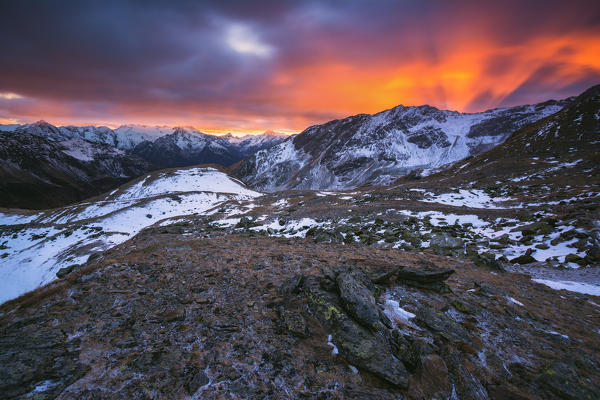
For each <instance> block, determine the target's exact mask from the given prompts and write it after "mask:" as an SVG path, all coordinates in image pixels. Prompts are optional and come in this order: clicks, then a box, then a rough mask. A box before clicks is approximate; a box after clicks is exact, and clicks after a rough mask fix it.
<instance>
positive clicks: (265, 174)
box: [233, 99, 569, 191]
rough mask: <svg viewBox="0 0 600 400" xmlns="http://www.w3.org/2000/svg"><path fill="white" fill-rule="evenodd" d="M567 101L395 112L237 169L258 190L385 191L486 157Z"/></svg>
mask: <svg viewBox="0 0 600 400" xmlns="http://www.w3.org/2000/svg"><path fill="white" fill-rule="evenodd" d="M568 102H569V99H567V100H562V101H553V100H550V101H547V102H544V103H540V104H535V105H526V106H518V107H511V108H504V109H495V110H489V111H485V112H482V113H475V114H463V113H459V112H455V111H446V110H439V109H437V108H435V107H431V106H418V107H404V106H398V107H395V108H392V109H390V110H386V111H382V112H380V113H378V114H374V115H368V114H359V115H355V116H352V117H348V118H345V119H340V120H334V121H330V122H328V123H325V124H323V125H315V126H312V127H309V128H307V129H306V130H305V131H303V132H302V133H300V134H298V135H296V136H294V137H292V138H289V139H287V140H286V141H285V142H283V143H281V144H279V145H277V146H274V147H272V148H270V149H267V150H263V151H259V152H257V153H255V154H254V155H252V156H251V157H249V158H248V159H245V160H243V161H242V162H240V163H239V164H237V165H235V166H234V167H233V173H234V174H235V175H236V176H237V177H239V178H240V179H242V180H243V181H244V182H246V183H247V184H249V185H251V186H253V187H256V188H257V189H259V190H267V191H277V190H285V189H348V188H354V187H358V186H361V185H365V184H369V185H378V184H388V183H390V182H391V181H393V180H394V179H396V178H397V177H399V176H402V175H406V174H408V173H409V172H411V171H413V170H416V169H431V168H436V167H440V166H442V165H446V164H449V163H452V162H455V161H458V160H460V159H463V158H466V157H468V156H471V155H474V154H479V153H481V152H482V151H485V150H488V149H490V148H492V147H494V146H496V145H498V144H500V143H502V142H503V141H504V140H506V138H508V137H509V136H510V135H511V134H512V133H513V132H514V131H516V130H517V129H519V128H520V127H522V126H524V125H526V124H528V123H531V122H535V121H536V120H539V119H541V118H544V117H546V116H548V115H550V114H554V113H555V112H557V111H559V110H561V109H562V108H563V106H564V105H565V104H567V103H568Z"/></svg>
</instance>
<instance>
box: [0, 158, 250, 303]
mask: <svg viewBox="0 0 600 400" xmlns="http://www.w3.org/2000/svg"><path fill="white" fill-rule="evenodd" d="M258 196H260V193H257V192H254V191H252V190H249V189H247V188H246V187H244V185H243V184H242V183H241V182H239V181H237V180H235V179H233V178H231V177H229V176H228V175H226V174H225V173H223V172H220V171H218V170H217V169H214V168H189V169H183V170H175V171H161V172H155V173H153V174H150V175H147V176H145V177H143V178H140V179H138V180H137V181H135V182H132V183H130V184H127V185H125V186H122V187H121V188H119V189H117V190H115V191H113V192H112V193H110V194H109V195H107V196H105V197H104V198H103V199H101V200H98V201H94V202H88V203H80V204H76V205H73V206H69V207H64V208H61V209H56V210H53V211H50V212H43V213H38V214H35V215H29V216H28V215H21V214H18V213H0V246H1V247H0V248H1V250H0V254H1V257H2V262H0V303H1V302H4V301H7V300H9V299H12V298H15V297H17V296H19V295H21V294H23V293H25V292H27V291H30V290H33V289H35V288H37V287H39V286H40V285H43V284H45V283H48V282H50V281H52V280H54V279H55V278H56V272H57V271H58V270H59V269H60V268H63V267H66V266H69V265H72V264H81V263H84V262H85V261H87V259H88V257H89V256H90V255H91V254H94V253H100V252H102V251H104V250H106V249H108V248H110V247H113V246H115V245H117V244H119V243H122V242H124V241H126V240H128V239H130V238H132V237H133V236H135V235H136V234H137V233H138V232H139V231H141V230H142V229H144V228H146V227H148V226H150V225H153V224H155V223H157V222H158V221H160V220H163V219H166V218H172V217H176V216H184V215H190V214H197V213H210V212H211V211H210V210H212V209H215V208H217V206H218V205H219V204H221V203H222V202H224V201H228V200H239V201H241V200H248V199H252V198H254V197H258ZM23 223H26V224H27V225H26V226H15V224H23ZM11 226H13V227H11Z"/></svg>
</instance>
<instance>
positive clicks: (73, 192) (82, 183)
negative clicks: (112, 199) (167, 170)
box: [0, 132, 155, 209]
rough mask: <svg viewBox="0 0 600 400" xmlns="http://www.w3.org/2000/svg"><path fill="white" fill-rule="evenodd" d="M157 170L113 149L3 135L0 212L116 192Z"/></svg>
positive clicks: (79, 141)
mask: <svg viewBox="0 0 600 400" xmlns="http://www.w3.org/2000/svg"><path fill="white" fill-rule="evenodd" d="M152 169H155V167H154V166H153V165H152V164H151V163H149V162H148V161H146V160H143V159H141V158H139V157H136V156H134V155H131V154H127V153H125V152H124V151H121V150H117V149H115V148H113V147H110V146H108V145H102V144H94V143H90V142H87V141H85V140H82V139H66V140H64V141H59V142H57V141H49V140H47V139H44V138H42V137H40V136H36V135H31V134H27V133H12V132H11V133H8V132H0V191H1V192H2V196H0V207H8V208H25V209H27V208H31V209H40V208H51V207H57V206H62V205H64V204H68V203H73V202H76V201H81V200H83V199H85V198H88V197H91V196H95V195H98V194H100V193H103V192H105V191H107V190H110V189H113V188H115V187H117V186H119V185H121V184H123V183H124V182H126V181H128V180H130V179H133V178H135V177H137V176H139V175H141V174H144V173H146V172H148V171H150V170H152Z"/></svg>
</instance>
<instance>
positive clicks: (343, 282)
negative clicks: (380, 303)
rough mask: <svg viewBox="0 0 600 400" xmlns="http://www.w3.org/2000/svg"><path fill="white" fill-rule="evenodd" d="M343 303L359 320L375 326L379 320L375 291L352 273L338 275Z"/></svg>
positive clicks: (366, 324)
mask: <svg viewBox="0 0 600 400" xmlns="http://www.w3.org/2000/svg"><path fill="white" fill-rule="evenodd" d="M336 281H337V285H338V288H339V291H340V298H341V300H342V304H343V305H344V307H345V308H346V310H348V313H349V314H350V315H351V316H352V317H354V319H356V320H357V321H358V322H360V323H361V324H363V325H364V326H366V327H369V328H375V327H376V324H377V322H378V321H379V309H378V308H377V304H376V303H375V297H373V293H371V291H370V290H369V289H368V288H367V287H366V286H365V285H363V284H362V283H361V282H360V281H359V280H357V279H356V278H355V277H354V276H353V275H352V274H350V273H348V272H343V273H341V274H339V275H338V277H337V280H336Z"/></svg>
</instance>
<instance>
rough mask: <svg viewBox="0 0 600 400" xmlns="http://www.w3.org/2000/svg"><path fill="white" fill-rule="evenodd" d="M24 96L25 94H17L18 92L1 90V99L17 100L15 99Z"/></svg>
mask: <svg viewBox="0 0 600 400" xmlns="http://www.w3.org/2000/svg"><path fill="white" fill-rule="evenodd" d="M22 98H23V96H21V95H19V94H16V93H11V92H0V99H5V100H15V99H22Z"/></svg>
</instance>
